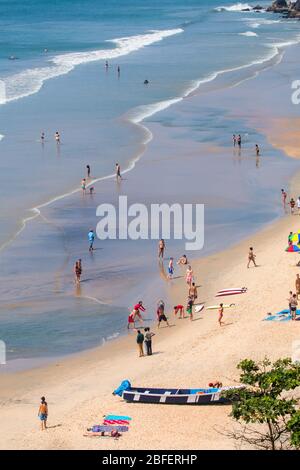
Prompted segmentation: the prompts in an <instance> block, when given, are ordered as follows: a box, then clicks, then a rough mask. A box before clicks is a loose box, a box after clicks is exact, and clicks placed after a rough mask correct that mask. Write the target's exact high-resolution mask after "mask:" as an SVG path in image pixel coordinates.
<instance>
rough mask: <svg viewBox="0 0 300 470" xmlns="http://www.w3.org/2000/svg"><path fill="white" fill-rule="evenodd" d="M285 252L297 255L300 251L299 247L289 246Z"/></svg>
mask: <svg viewBox="0 0 300 470" xmlns="http://www.w3.org/2000/svg"><path fill="white" fill-rule="evenodd" d="M285 251H287V252H288V253H297V252H299V251H300V247H299V245H290V246H288V247H287V248H286V249H285Z"/></svg>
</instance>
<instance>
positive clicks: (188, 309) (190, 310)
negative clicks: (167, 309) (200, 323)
mask: <svg viewBox="0 0 300 470" xmlns="http://www.w3.org/2000/svg"><path fill="white" fill-rule="evenodd" d="M193 305H194V302H193V299H191V297H188V300H187V306H186V313H187V314H188V315H189V316H190V321H193V319H194V317H193Z"/></svg>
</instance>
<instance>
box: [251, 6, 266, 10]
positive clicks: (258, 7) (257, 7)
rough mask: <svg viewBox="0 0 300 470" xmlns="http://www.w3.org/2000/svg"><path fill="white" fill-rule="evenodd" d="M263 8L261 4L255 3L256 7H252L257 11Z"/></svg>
mask: <svg viewBox="0 0 300 470" xmlns="http://www.w3.org/2000/svg"><path fill="white" fill-rule="evenodd" d="M263 9H264V8H263V7H262V6H261V5H256V7H253V10H254V11H259V10H263Z"/></svg>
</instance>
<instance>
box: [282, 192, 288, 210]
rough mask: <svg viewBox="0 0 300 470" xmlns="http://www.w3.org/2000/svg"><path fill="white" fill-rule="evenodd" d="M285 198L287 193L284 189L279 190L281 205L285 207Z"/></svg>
mask: <svg viewBox="0 0 300 470" xmlns="http://www.w3.org/2000/svg"><path fill="white" fill-rule="evenodd" d="M286 198H287V193H286V192H285V190H284V189H282V190H281V200H282V205H283V207H284V208H285V205H286Z"/></svg>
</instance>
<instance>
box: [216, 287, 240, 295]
mask: <svg viewBox="0 0 300 470" xmlns="http://www.w3.org/2000/svg"><path fill="white" fill-rule="evenodd" d="M246 290H247V287H232V288H231V289H220V290H218V294H220V293H221V292H232V291H234V292H236V291H246Z"/></svg>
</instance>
